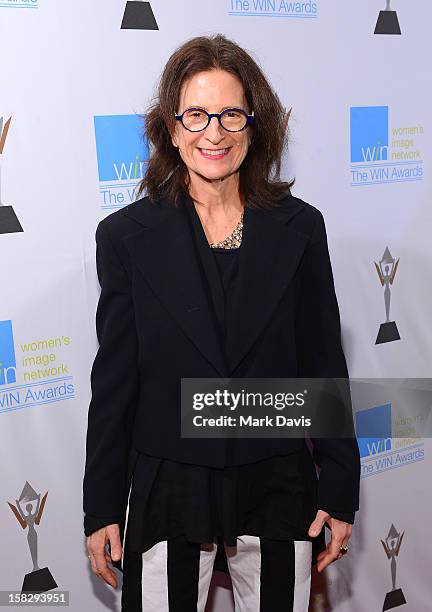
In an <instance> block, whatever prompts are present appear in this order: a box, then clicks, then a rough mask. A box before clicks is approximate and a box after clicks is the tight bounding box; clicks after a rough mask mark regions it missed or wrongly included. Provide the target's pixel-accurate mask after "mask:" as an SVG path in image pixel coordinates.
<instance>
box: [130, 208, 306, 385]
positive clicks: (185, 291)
mask: <svg viewBox="0 0 432 612" xmlns="http://www.w3.org/2000/svg"><path fill="white" fill-rule="evenodd" d="M187 206H193V201H192V199H191V198H189V197H185V198H183V200H182V202H181V205H180V206H179V207H174V205H173V204H172V203H171V202H169V201H168V200H166V199H162V200H160V201H159V202H158V203H157V204H151V203H149V201H146V202H145V203H144V204H143V203H142V202H141V201H137V202H134V203H133V204H131V205H129V206H127V207H126V208H125V209H124V214H125V215H126V216H128V217H129V218H132V219H134V220H135V221H137V222H138V223H139V224H140V225H141V226H142V227H141V229H140V230H139V231H138V232H137V233H133V234H131V235H129V236H127V237H126V238H125V244H126V246H127V248H128V250H129V252H130V254H131V257H132V260H133V262H134V263H135V265H136V266H137V267H138V268H139V269H140V271H141V272H142V274H143V275H144V277H145V278H146V280H147V282H148V284H149V285H150V286H151V288H152V290H153V291H154V293H155V294H156V295H157V296H158V298H159V299H160V301H161V302H162V304H163V305H164V307H165V308H166V309H167V310H168V311H169V312H170V313H171V315H172V316H173V317H174V318H175V319H176V320H177V322H178V323H179V325H180V326H181V328H182V329H183V331H184V332H185V334H186V335H187V336H188V337H189V338H190V339H191V340H192V342H193V343H194V344H195V346H196V347H197V348H198V349H199V350H200V352H201V353H202V354H203V355H204V357H205V358H206V359H207V360H208V361H209V362H210V363H211V364H212V365H213V366H214V367H215V369H216V370H217V371H218V372H219V374H220V375H221V376H222V377H223V378H227V377H229V376H230V375H232V373H233V372H234V371H235V369H236V367H237V366H238V365H239V363H240V362H241V361H242V359H243V358H244V357H245V356H246V354H247V352H248V351H249V350H250V349H251V347H252V345H253V343H254V342H255V341H256V339H257V338H258V336H259V334H260V333H261V332H262V331H263V329H264V327H265V325H266V324H267V323H268V321H269V319H270V317H271V315H272V312H273V311H274V309H275V308H276V305H277V303H278V301H279V299H280V298H281V297H282V294H283V292H284V290H285V289H286V287H287V286H288V283H289V282H290V280H291V279H292V277H293V275H294V273H295V270H296V268H297V266H298V264H299V262H300V259H301V256H302V254H303V251H304V249H305V246H306V243H307V236H306V235H303V234H301V233H298V232H296V231H293V230H291V229H290V227H289V222H290V221H291V219H292V218H293V217H294V216H295V215H296V214H297V213H299V212H300V211H301V210H302V205H301V204H299V203H297V202H296V201H295V200H291V199H290V200H289V203H288V205H285V206H281V207H277V208H274V209H270V210H268V211H262V210H257V209H252V208H249V207H246V208H245V212H244V219H243V236H242V245H241V247H240V251H239V262H238V266H239V267H238V278H237V283H236V288H235V291H234V295H233V297H232V299H233V302H232V305H231V308H230V311H229V312H230V313H231V315H230V317H228V318H227V321H226V327H227V338H226V356H227V359H228V363H227V362H226V360H225V355H224V351H223V347H222V346H221V343H220V334H218V331H217V328H216V324H217V322H216V320H215V313H214V312H212V310H211V307H210V305H209V303H208V299H207V295H206V292H205V288H204V285H203V282H202V275H201V269H200V262H199V255H198V253H197V251H196V248H195V243H194V240H193V235H192V231H193V230H192V227H191V225H190V219H188V213H187V210H186V207H187ZM195 214H196V213H195ZM198 222H199V219H198ZM200 230H201V232H202V235H201V238H200V240H201V242H202V240H204V242H205V243H206V245H205V246H206V247H207V246H208V243H207V242H206V238H205V234H204V230H203V229H202V226H201V228H200ZM198 231H199V230H198ZM200 253H201V256H204V257H207V259H206V263H205V269H206V270H207V271H209V270H210V273H212V274H218V271H217V268H216V263H215V262H214V260H213V256H212V253H211V249H210V246H208V249H207V251H206V248H205V247H204V243H202V244H201V249H200ZM218 282H219V285H218V284H217V283H212V286H213V287H216V290H215V291H216V295H215V294H214V292H213V299H214V300H216V303H215V308H216V314H217V315H218V318H219V319H220V311H219V313H218V308H217V304H218V303H219V302H220V301H221V300H223V293H222V291H223V290H222V287H221V284H220V281H219V279H218ZM218 300H219V302H218ZM219 306H220V304H219Z"/></svg>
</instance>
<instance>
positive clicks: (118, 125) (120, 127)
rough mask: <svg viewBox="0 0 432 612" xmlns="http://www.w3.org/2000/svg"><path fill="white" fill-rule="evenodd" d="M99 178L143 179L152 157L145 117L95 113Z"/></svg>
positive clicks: (111, 179) (102, 179) (101, 179)
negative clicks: (144, 128)
mask: <svg viewBox="0 0 432 612" xmlns="http://www.w3.org/2000/svg"><path fill="white" fill-rule="evenodd" d="M94 126H95V136H96V151H97V161H98V170H99V181H111V182H112V181H116V182H117V181H129V182H131V181H135V182H137V181H139V180H141V179H142V178H143V176H144V174H145V172H144V169H143V165H144V163H145V162H146V160H147V159H148V157H149V151H148V144H147V142H146V141H145V139H144V138H143V127H144V126H143V120H142V118H141V117H139V116H137V115H103V116H96V117H94Z"/></svg>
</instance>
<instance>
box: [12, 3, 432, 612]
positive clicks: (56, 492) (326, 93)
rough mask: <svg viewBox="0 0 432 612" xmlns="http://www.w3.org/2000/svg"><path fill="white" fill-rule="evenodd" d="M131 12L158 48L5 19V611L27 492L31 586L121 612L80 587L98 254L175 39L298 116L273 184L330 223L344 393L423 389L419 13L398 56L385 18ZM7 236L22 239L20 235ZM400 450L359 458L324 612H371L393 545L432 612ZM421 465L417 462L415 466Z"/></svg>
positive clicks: (425, 481)
mask: <svg viewBox="0 0 432 612" xmlns="http://www.w3.org/2000/svg"><path fill="white" fill-rule="evenodd" d="M128 4H129V5H130V6H131V5H132V4H138V3H128ZM142 4H146V5H148V6H147V7H146V8H147V9H148V10H149V11H151V10H152V11H153V15H154V19H155V21H156V23H157V26H158V29H145V27H144V29H121V24H122V19H123V15H124V12H125V5H126V2H125V1H123V0H92V1H91V2H88V1H86V0H75V1H74V2H66V1H65V0H0V117H3V123H2V132H1V134H0V152H1V153H0V168H1V175H0V179H1V184H0V201H1V203H2V204H3V205H4V206H3V207H0V261H1V263H2V270H3V273H2V277H3V283H2V286H1V299H0V419H1V427H0V461H1V498H2V500H3V501H2V503H1V504H0V529H1V542H2V549H3V554H2V561H1V571H0V590H20V589H21V586H22V582H23V578H24V575H25V574H27V573H29V572H31V571H32V563H31V558H30V553H29V546H28V543H27V533H26V531H24V529H22V528H21V527H20V525H19V522H18V521H17V520H16V517H15V516H14V513H13V512H12V511H11V507H10V505H8V502H10V504H14V505H15V506H16V500H17V499H19V497H20V495H21V492H22V491H23V488H24V486H25V484H26V482H28V483H29V485H31V487H33V489H34V490H35V492H36V493H40V494H41V495H42V496H43V495H44V494H45V493H46V492H47V491H48V496H47V498H46V504H45V507H44V510H43V514H42V517H41V520H40V524H39V525H37V526H36V531H37V533H38V559H39V566H40V567H46V566H47V567H49V569H50V571H51V574H52V575H53V577H54V579H55V581H56V582H57V585H58V588H59V589H64V590H68V591H69V593H70V608H71V609H72V610H79V609H91V610H94V611H97V610H103V609H105V608H107V607H108V608H110V609H112V610H118V609H119V591H117V592H116V593H115V592H114V591H112V589H111V588H110V587H108V586H105V585H103V584H102V583H101V582H100V581H99V580H98V579H96V578H93V576H92V574H91V572H90V568H89V565H88V563H87V557H86V550H85V539H84V535H83V529H82V497H81V495H82V493H81V491H82V475H83V469H84V440H85V427H86V416H87V409H88V404H89V399H90V381H89V372H90V368H91V364H92V361H93V358H94V355H95V352H96V349H97V339H96V333H95V325H94V316H95V308H96V303H97V298H98V292H99V285H98V282H97V277H96V269H95V242H94V232H95V228H96V225H97V223H98V222H99V220H100V219H102V218H103V217H104V216H106V215H107V214H109V213H110V212H112V211H113V210H116V208H118V207H120V206H123V205H125V204H126V203H127V202H128V201H129V200H128V199H127V196H128V193H129V192H132V191H133V185H134V184H136V178H138V174H136V173H135V174H134V168H135V166H134V164H135V162H136V161H137V157H136V156H137V155H138V156H141V157H138V162H139V161H140V160H142V159H144V157H142V155H143V150H144V149H143V146H142V144H141V146H140V145H139V140H138V137H139V136H138V135H137V130H136V128H137V125H138V122H137V120H136V114H138V113H144V112H145V110H146V106H147V104H148V102H149V101H150V99H151V97H152V95H153V93H154V89H155V87H156V85H157V82H158V78H159V75H160V73H161V70H162V68H163V66H164V65H165V62H166V61H167V59H168V57H169V55H170V54H171V53H172V51H173V50H174V49H175V48H176V47H177V46H178V45H179V44H181V43H182V42H183V41H185V40H186V39H188V38H191V37H192V36H196V35H203V34H211V33H216V32H221V33H223V34H225V35H226V36H228V37H229V38H232V39H234V40H235V41H237V42H238V43H239V44H241V45H242V47H244V48H245V49H247V50H248V51H249V52H250V53H251V54H252V55H253V56H254V57H255V59H256V60H257V61H258V62H259V63H260V64H261V66H262V67H263V69H264V71H265V73H266V74H267V75H268V78H269V80H270V82H271V83H272V85H273V87H274V88H275V90H276V91H277V92H278V95H279V96H280V98H281V100H282V102H283V104H284V105H285V106H286V108H287V109H289V108H291V107H292V113H291V119H290V128H291V141H292V142H291V149H290V155H289V159H286V160H285V162H284V175H285V177H286V178H290V177H292V176H293V175H294V176H295V177H296V184H295V187H294V190H293V192H294V195H297V196H299V197H301V198H303V199H304V200H306V201H308V202H310V203H312V204H314V205H315V206H317V207H318V208H319V209H320V210H321V211H322V212H323V214H324V217H325V219H326V224H327V231H328V239H329V246H330V253H331V258H332V263H333V271H334V276H335V284H336V290H337V295H338V299H339V305H340V310H341V319H342V327H343V340H344V347H345V350H346V356H347V359H348V364H349V370H350V374H351V376H352V377H374V378H379V377H425V378H426V377H430V375H431V363H432V329H431V326H430V312H431V309H432V292H431V291H430V269H431V263H432V251H431V243H430V230H431V220H432V214H431V206H430V201H431V197H430V195H431V194H430V187H431V179H430V176H431V168H430V166H431V153H432V151H431V140H430V138H429V133H430V129H431V124H432V100H431V88H430V83H429V80H428V75H429V71H430V66H429V64H430V57H431V51H432V50H431V43H430V39H431V38H430V31H429V30H430V21H432V7H431V5H430V3H429V2H427V0H413V1H412V2H402V1H401V0H399V1H397V0H395V1H394V2H392V9H394V10H396V11H397V15H398V18H399V23H400V27H401V30H402V34H401V35H374V28H375V24H376V22H377V18H378V14H379V11H380V9H383V8H385V2H384V1H383V0H362V2H354V1H353V0H351V1H349V2H338V1H336V0H317V1H316V2H310V1H309V2H288V1H285V2H282V1H280V0H275V1H274V2H270V1H268V2H264V0H262V1H258V0H249V1H247V0H244V1H240V0H239V1H238V2H236V1H234V0H214V1H213V2H205V3H204V2H202V0H201V1H198V0H178V1H177V2H170V1H165V2H162V1H157V0H155V1H153V2H151V3H142ZM150 5H151V6H150ZM132 8H133V7H132ZM143 10H145V9H143ZM351 109H354V110H353V111H351ZM95 117H97V118H98V119H96V121H95ZM9 118H10V119H11V120H10V123H7V122H8V120H9ZM6 132H7V133H6ZM2 135H3V144H2ZM362 156H363V157H362ZM113 163H115V164H116V166H115V167H114V166H113ZM121 164H124V166H122V165H121ZM136 168H139V163H138V165H137V166H136ZM131 169H132V174H131V173H130V170H131ZM116 170H117V174H118V173H119V172H120V174H122V178H121V179H120V180H119V179H118V176H117V175H116ZM128 189H129V192H128ZM101 193H105V194H108V193H109V194H110V198H111V205H108V206H107V205H106V203H107V200H105V201H103V199H102V195H101ZM119 194H120V197H119ZM121 194H122V195H123V198H124V199H123V200H122V199H121V198H122V195H121ZM114 198H115V200H114ZM108 201H109V200H108ZM114 201H115V202H116V204H115V205H113V204H112V203H113V202H114ZM103 204H105V205H103ZM6 207H11V208H6ZM14 214H15V215H16V219H17V220H18V222H19V223H20V225H21V227H22V230H23V231H15V230H14V229H13V227H12V229H10V227H11V226H9V225H8V223H10V222H11V219H12V221H13V219H14V218H15V217H14V216H13V215H14ZM386 247H388V248H389V250H390V252H391V255H392V256H393V258H394V259H395V260H398V259H399V266H398V269H397V274H396V276H395V278H394V283H393V284H392V285H391V310H390V319H391V320H394V321H396V324H397V327H398V330H399V334H400V340H396V341H391V342H386V343H382V344H375V340H376V336H377V333H378V329H379V326H380V324H381V323H383V322H384V321H385V310H384V297H383V295H384V290H383V287H382V286H381V283H380V281H379V278H378V275H377V272H376V270H375V266H374V262H379V261H380V259H381V258H382V256H383V253H384V250H385V248H386ZM317 307H319V305H317ZM387 401H388V402H390V408H389V409H390V410H391V409H392V407H391V398H389V399H388V400H387ZM384 403H386V402H384ZM379 405H383V401H382V400H380V402H379ZM377 406H378V404H377V403H375V404H374V403H373V402H372V403H371V404H370V405H365V406H364V409H365V410H366V409H368V410H369V409H372V408H374V407H377ZM373 414H374V413H373V410H372V411H371V418H373ZM395 426H396V425H395ZM392 434H393V436H394V434H395V429H393V431H392ZM398 444H399V441H398V440H397V439H396V438H393V439H390V440H389V441H388V442H387V443H386V445H385V448H384V447H383V448H380V449H378V450H377V449H375V450H373V451H371V452H369V453H368V452H367V451H365V452H364V453H363V454H364V456H363V458H362V463H363V470H364V471H363V475H364V478H363V479H362V494H361V504H362V506H361V510H362V512H361V514H360V515H359V516H358V519H357V521H356V525H355V530H354V535H353V538H352V543H351V546H350V553H349V555H348V556H347V557H345V558H344V559H343V560H342V561H340V562H339V563H338V564H337V565H336V564H335V565H334V566H333V567H331V569H329V570H328V571H327V572H326V576H325V577H315V579H314V592H313V596H312V604H311V609H313V610H314V611H315V612H319V611H324V610H332V611H335V612H369V611H372V610H382V607H383V602H384V598H385V595H386V593H387V592H388V591H390V589H391V578H390V567H389V566H390V563H389V561H388V560H387V557H386V555H385V552H384V549H383V546H382V544H381V542H380V540H382V539H385V537H386V536H387V535H388V532H389V529H390V527H391V525H392V524H393V525H394V526H395V529H396V530H397V531H398V532H404V534H405V535H404V539H403V542H402V545H401V549H400V553H399V556H398V559H397V585H396V586H397V587H400V588H402V589H403V593H404V595H405V598H406V601H407V603H406V605H405V607H404V609H405V610H407V611H412V612H426V611H427V610H429V609H430V607H429V606H430V603H429V602H430V598H431V595H432V592H431V588H430V550H431V544H432V536H431V533H430V529H428V528H427V527H428V524H429V521H430V511H431V501H432V495H431V491H430V468H431V465H432V454H431V445H430V442H429V441H428V440H418V439H417V440H415V441H409V440H407V441H406V442H405V443H404V444H405V450H404V451H403V456H401V455H400V453H399V451H398V448H397V447H398ZM413 449H421V452H418V453H417V454H412V455H409V456H408V453H410V452H411V453H414V450H413ZM369 450H370V449H369ZM411 459H412V460H411ZM371 466H372V467H371ZM396 468H400V469H396ZM22 503H23V506H24V507H25V502H24V501H23V502H22ZM216 578H217V576H216ZM216 582H217V581H216ZM212 601H213V604H212V605H209V606H208V607H209V608H211V609H212V610H214V611H216V612H222V611H225V610H227V611H229V610H230V609H232V606H231V603H230V601H231V594H230V591H229V589H228V588H226V585H225V586H216V587H215V589H214V591H213V595H212Z"/></svg>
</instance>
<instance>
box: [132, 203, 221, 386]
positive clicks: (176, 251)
mask: <svg viewBox="0 0 432 612" xmlns="http://www.w3.org/2000/svg"><path fill="white" fill-rule="evenodd" d="M141 204H142V203H140V202H139V201H138V202H135V203H133V204H132V205H130V206H128V207H126V208H125V212H124V214H125V215H126V216H128V217H130V218H132V219H134V220H135V221H138V223H140V224H141V225H143V226H144V228H143V229H141V230H140V231H139V232H138V233H134V234H132V235H129V236H128V237H127V238H125V244H126V246H127V248H128V250H129V252H130V254H131V257H132V261H133V262H134V264H135V265H136V266H137V267H138V268H139V269H140V271H141V272H142V274H143V275H144V277H145V278H146V280H147V282H148V284H149V285H150V287H151V288H152V290H153V291H154V293H155V294H156V295H157V296H158V298H159V299H160V301H161V302H162V304H163V306H164V307H165V308H166V309H167V310H168V311H169V312H170V314H171V315H172V316H173V317H174V318H175V319H176V321H177V322H178V324H179V325H180V326H181V328H182V329H183V331H184V333H185V334H186V335H187V336H188V337H189V338H190V339H191V340H192V342H193V343H194V344H195V346H196V347H197V348H198V350H199V351H200V352H201V353H202V354H203V355H204V357H205V358H206V359H207V360H208V361H209V362H210V363H211V364H212V365H213V366H214V367H215V369H216V370H217V371H218V372H219V374H220V375H221V376H222V377H224V378H225V377H227V375H228V372H227V366H226V362H225V358H224V354H223V350H222V347H221V344H220V338H219V336H218V333H217V329H216V327H215V320H214V314H213V312H212V311H211V309H210V306H209V303H208V299H207V295H206V292H205V289H204V286H203V283H202V276H201V271H200V268H199V261H198V257H197V253H196V250H195V245H194V241H193V236H192V234H191V232H192V228H191V226H190V223H189V220H188V218H187V213H186V210H185V208H184V206H180V207H174V205H173V204H171V203H170V202H168V201H166V200H161V201H159V202H158V203H157V204H151V203H149V202H148V201H147V202H145V203H144V204H142V205H141Z"/></svg>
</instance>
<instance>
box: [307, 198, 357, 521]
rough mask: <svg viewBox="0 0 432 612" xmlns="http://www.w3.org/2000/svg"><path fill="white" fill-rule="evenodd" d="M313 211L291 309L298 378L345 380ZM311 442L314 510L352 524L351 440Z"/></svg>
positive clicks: (320, 226)
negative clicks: (294, 307) (296, 296)
mask: <svg viewBox="0 0 432 612" xmlns="http://www.w3.org/2000/svg"><path fill="white" fill-rule="evenodd" d="M314 211H315V214H316V222H315V227H314V230H313V232H312V235H311V238H310V242H309V243H308V245H307V246H306V249H305V253H304V255H303V258H302V260H301V263H300V267H301V270H300V278H301V281H300V283H301V284H300V289H299V300H298V304H297V310H296V343H297V356H298V376H299V378H329V379H330V378H344V379H347V384H348V369H347V364H346V360H345V356H344V352H343V349H342V343H341V328H340V315H339V308H338V303H337V298H336V293H335V288H334V280H333V273H332V268H331V262H330V256H329V251H328V244H327V234H326V228H325V223H324V218H323V216H322V214H321V213H320V212H319V211H318V210H317V209H314ZM349 418H352V415H349ZM351 422H352V421H351ZM312 444H313V457H314V461H315V463H316V464H317V465H318V466H319V468H320V473H319V481H318V493H317V508H318V509H320V510H325V511H326V512H328V513H329V514H330V515H331V516H333V517H334V518H338V519H339V520H343V521H346V522H349V523H353V522H354V515H355V512H356V510H358V508H359V486H360V456H359V448H358V444H357V440H356V438H354V437H353V438H348V437H345V438H342V437H341V438H337V439H336V438H324V437H323V438H313V439H312Z"/></svg>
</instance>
